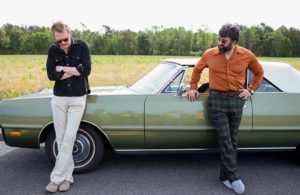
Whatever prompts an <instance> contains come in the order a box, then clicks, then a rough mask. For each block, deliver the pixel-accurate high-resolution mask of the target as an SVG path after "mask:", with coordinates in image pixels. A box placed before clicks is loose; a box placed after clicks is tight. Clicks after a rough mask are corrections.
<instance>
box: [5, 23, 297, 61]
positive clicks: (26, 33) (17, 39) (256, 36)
mask: <svg viewBox="0 0 300 195" xmlns="http://www.w3.org/2000/svg"><path fill="white" fill-rule="evenodd" d="M82 27H83V30H78V29H75V30H73V31H72V35H73V37H76V38H80V39H83V40H85V41H87V42H88V43H89V46H90V49H91V52H92V54H93V55H174V56H201V54H202V53H203V52H204V51H205V50H206V49H208V48H211V47H215V46H216V44H217V40H216V38H217V37H218V34H217V33H214V32H208V30H207V29H205V28H204V29H201V28H199V29H198V30H197V31H196V32H193V31H192V30H187V29H185V28H184V27H177V28H164V27H162V26H153V27H152V28H150V29H146V30H144V31H139V32H134V31H131V30H129V29H128V30H121V31H119V30H114V29H112V28H110V27H109V26H107V25H103V26H102V29H103V30H102V31H101V32H99V31H91V30H89V29H87V28H86V27H85V26H84V24H82ZM239 28H240V40H239V45H240V46H242V47H246V48H248V49H250V50H251V51H252V52H253V53H255V54H256V55H257V56H270V57H300V31H299V30H298V29H296V28H293V27H291V28H286V27H285V26H281V27H280V28H278V29H276V30H274V29H273V28H272V27H270V26H268V25H266V24H264V23H261V24H259V25H256V26H251V27H247V26H244V25H239ZM51 43H53V38H52V36H51V34H50V32H49V28H48V27H39V26H17V25H12V24H4V25H3V26H2V27H1V28H0V54H47V52H48V48H49V46H50V45H51Z"/></svg>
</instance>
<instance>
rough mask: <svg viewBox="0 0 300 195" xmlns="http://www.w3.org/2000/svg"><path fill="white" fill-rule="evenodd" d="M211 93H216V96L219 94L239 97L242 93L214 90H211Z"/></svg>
mask: <svg viewBox="0 0 300 195" xmlns="http://www.w3.org/2000/svg"><path fill="white" fill-rule="evenodd" d="M210 92H211V93H214V94H219V95H222V96H238V95H240V93H241V92H239V91H219V90H213V89H211V90H210Z"/></svg>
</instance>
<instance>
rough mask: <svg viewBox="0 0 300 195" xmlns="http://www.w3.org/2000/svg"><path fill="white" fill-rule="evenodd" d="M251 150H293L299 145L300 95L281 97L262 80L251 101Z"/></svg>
mask: <svg viewBox="0 0 300 195" xmlns="http://www.w3.org/2000/svg"><path fill="white" fill-rule="evenodd" d="M252 102H253V135H252V146H254V147H290V146H292V147H295V146H296V145H297V144H299V143H300V141H299V140H300V118H299V117H300V94H299V93H285V92H282V91H281V90H280V89H279V88H277V87H276V86H275V85H273V84H272V83H271V82H269V81H268V80H267V79H264V80H263V82H262V85H261V87H260V88H259V89H258V90H257V92H256V93H255V94H254V95H253V97H252Z"/></svg>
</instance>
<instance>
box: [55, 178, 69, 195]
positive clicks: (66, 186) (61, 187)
mask: <svg viewBox="0 0 300 195" xmlns="http://www.w3.org/2000/svg"><path fill="white" fill-rule="evenodd" d="M70 187H71V182H69V181H67V180H65V181H64V182H62V183H61V184H60V185H59V187H58V190H59V191H60V192H66V191H68V190H69V189H70Z"/></svg>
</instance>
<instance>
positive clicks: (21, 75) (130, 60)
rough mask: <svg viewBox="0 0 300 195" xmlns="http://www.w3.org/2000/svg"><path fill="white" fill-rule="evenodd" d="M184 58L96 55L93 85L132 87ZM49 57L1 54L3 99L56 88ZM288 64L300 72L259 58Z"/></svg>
mask: <svg viewBox="0 0 300 195" xmlns="http://www.w3.org/2000/svg"><path fill="white" fill-rule="evenodd" d="M166 58H184V57H182V56H180V57H179V56H99V55H94V56H92V73H91V75H90V77H89V80H90V85H91V86H100V85H102V86H109V85H129V84H131V83H133V82H134V81H136V80H137V79H138V78H140V77H141V76H143V75H144V74H146V73H147V72H148V71H149V70H150V69H152V68H153V67H154V66H156V65H157V64H158V63H159V62H160V61H161V60H163V59H166ZM46 59H47V56H46V55H0V99H5V98H13V97H16V96H19V95H23V94H28V93H34V92H38V91H40V90H42V89H44V88H52V87H53V84H54V82H50V81H49V80H48V77H47V73H46V67H45V66H46ZM259 60H262V61H279V62H286V63H289V64H291V65H292V66H294V67H295V68H297V69H298V70H300V58H266V57H262V58H259Z"/></svg>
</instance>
